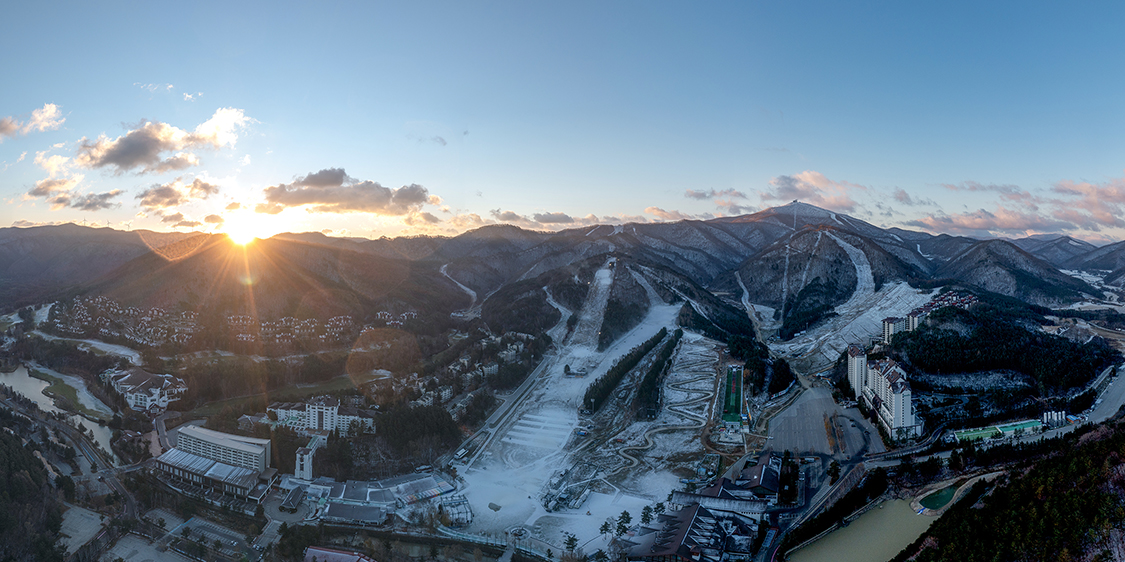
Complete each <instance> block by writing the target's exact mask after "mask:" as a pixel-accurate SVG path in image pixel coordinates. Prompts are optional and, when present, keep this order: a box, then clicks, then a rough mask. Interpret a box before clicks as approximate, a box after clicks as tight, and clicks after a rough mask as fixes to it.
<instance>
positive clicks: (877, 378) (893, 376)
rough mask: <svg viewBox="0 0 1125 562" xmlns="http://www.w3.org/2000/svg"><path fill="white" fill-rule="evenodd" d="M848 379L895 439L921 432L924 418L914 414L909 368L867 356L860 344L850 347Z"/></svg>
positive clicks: (857, 396) (857, 397)
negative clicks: (905, 368) (908, 377)
mask: <svg viewBox="0 0 1125 562" xmlns="http://www.w3.org/2000/svg"><path fill="white" fill-rule="evenodd" d="M848 382H850V383H852V385H853V386H852V388H853V389H855V392H856V399H857V400H861V401H862V402H863V403H864V404H866V405H867V407H868V408H871V409H872V410H875V412H876V414H877V416H878V418H879V423H880V424H881V425H882V426H883V429H885V430H886V431H887V435H889V436H890V437H891V438H892V439H907V438H915V437H921V436H922V422H921V420H918V419H916V418H915V416H914V409H913V401H912V399H911V392H910V383H909V382H908V381H907V378H906V371H904V370H903V369H902V367H900V366H899V365H898V363H895V361H894V360H892V359H882V360H878V361H871V362H869V361H868V360H867V355H866V353H863V350H862V349H860V348H859V347H858V346H850V347H849V348H848Z"/></svg>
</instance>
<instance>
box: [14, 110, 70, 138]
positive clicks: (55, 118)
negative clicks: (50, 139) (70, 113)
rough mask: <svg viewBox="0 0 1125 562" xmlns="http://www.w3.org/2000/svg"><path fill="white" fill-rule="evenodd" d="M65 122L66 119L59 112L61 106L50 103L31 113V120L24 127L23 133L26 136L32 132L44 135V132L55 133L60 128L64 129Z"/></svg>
mask: <svg viewBox="0 0 1125 562" xmlns="http://www.w3.org/2000/svg"><path fill="white" fill-rule="evenodd" d="M65 121H66V118H65V117H63V116H62V112H61V111H59V106H57V105H55V104H53V103H48V104H44V105H43V107H41V108H39V109H36V110H35V111H32V112H31V119H29V120H28V121H27V124H26V125H24V126H23V129H22V130H21V132H23V134H25V135H26V134H27V133H30V132H31V131H37V132H40V133H42V132H43V131H53V130H55V129H58V128H59V127H62V124H63V122H65Z"/></svg>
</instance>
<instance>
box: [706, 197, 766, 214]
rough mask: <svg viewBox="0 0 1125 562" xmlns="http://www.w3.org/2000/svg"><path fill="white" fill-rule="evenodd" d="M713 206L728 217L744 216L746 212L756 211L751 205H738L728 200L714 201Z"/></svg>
mask: <svg viewBox="0 0 1125 562" xmlns="http://www.w3.org/2000/svg"><path fill="white" fill-rule="evenodd" d="M715 206H716V207H717V208H718V209H719V210H720V211H723V212H725V213H726V214H728V215H745V214H746V213H747V212H750V211H756V210H757V208H756V207H754V206H752V205H739V204H738V203H735V202H734V201H732V200H730V199H716V200H715Z"/></svg>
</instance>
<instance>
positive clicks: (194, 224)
mask: <svg viewBox="0 0 1125 562" xmlns="http://www.w3.org/2000/svg"><path fill="white" fill-rule="evenodd" d="M202 224H203V223H201V222H199V221H180V222H178V223H176V224H173V225H172V228H180V227H181V226H182V227H186V228H195V227H197V226H202Z"/></svg>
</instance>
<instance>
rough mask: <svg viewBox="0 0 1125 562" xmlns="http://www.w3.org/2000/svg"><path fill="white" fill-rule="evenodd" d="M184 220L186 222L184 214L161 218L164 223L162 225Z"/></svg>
mask: <svg viewBox="0 0 1125 562" xmlns="http://www.w3.org/2000/svg"><path fill="white" fill-rule="evenodd" d="M182 220H184V214H183V213H176V214H174V215H166V216H164V217H161V218H160V222H162V223H170V222H180V221H182Z"/></svg>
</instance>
